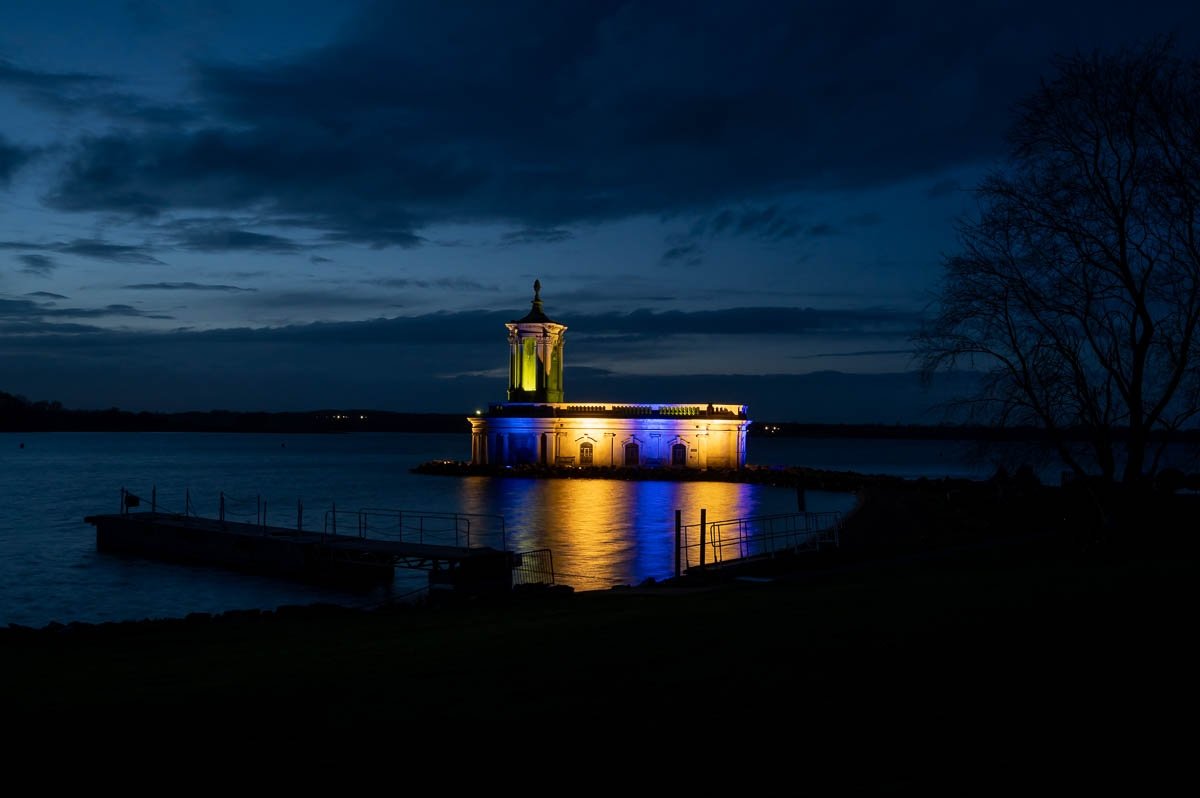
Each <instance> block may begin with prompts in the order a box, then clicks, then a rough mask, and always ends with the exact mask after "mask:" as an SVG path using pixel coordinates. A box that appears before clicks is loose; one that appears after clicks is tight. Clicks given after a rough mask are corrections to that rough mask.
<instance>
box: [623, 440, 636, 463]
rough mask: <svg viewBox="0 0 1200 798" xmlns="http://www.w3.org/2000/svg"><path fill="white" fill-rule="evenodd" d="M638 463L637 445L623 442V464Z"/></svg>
mask: <svg viewBox="0 0 1200 798" xmlns="http://www.w3.org/2000/svg"><path fill="white" fill-rule="evenodd" d="M637 464H638V445H637V444H636V443H633V442H630V443H627V444H625V465H627V466H635V465H637Z"/></svg>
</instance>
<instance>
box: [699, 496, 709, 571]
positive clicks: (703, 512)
mask: <svg viewBox="0 0 1200 798" xmlns="http://www.w3.org/2000/svg"><path fill="white" fill-rule="evenodd" d="M707 519H708V509H707V508H705V507H701V508H700V567H701V568H703V567H704V564H705V550H704V545H705V535H706V534H707V532H708V529H707V523H708V521H707Z"/></svg>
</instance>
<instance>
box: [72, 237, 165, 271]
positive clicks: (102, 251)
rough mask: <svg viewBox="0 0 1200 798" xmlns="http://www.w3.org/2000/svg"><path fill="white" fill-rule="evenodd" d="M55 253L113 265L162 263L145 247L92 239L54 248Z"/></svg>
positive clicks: (79, 239) (80, 239)
mask: <svg viewBox="0 0 1200 798" xmlns="http://www.w3.org/2000/svg"><path fill="white" fill-rule="evenodd" d="M55 251H56V252H62V253H63V254H65V255H78V256H80V257H83V258H94V259H96V260H108V261H113V262H114V263H147V264H157V265H161V264H162V261H161V260H159V259H158V258H156V257H154V256H153V255H150V254H149V253H148V252H147V251H146V249H145V247H139V246H131V245H128V244H110V243H108V242H107V241H100V240H97V239H93V238H78V239H76V240H74V241H71V242H69V243H66V244H60V245H58V246H56V247H55Z"/></svg>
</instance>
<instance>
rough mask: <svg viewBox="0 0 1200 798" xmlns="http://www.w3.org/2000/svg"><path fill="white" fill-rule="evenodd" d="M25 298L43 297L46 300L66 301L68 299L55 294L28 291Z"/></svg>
mask: <svg viewBox="0 0 1200 798" xmlns="http://www.w3.org/2000/svg"><path fill="white" fill-rule="evenodd" d="M25 296H40V297H45V298H46V299H67V298H68V297H65V296H63V295H62V294H55V293H51V292H50V291H30V292H29V293H28V294H26V295H25Z"/></svg>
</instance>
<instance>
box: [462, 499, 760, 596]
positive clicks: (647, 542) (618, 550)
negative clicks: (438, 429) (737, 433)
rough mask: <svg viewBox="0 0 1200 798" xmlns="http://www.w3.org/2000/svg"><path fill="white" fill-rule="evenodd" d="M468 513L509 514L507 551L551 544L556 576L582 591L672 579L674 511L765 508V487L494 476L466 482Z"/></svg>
mask: <svg viewBox="0 0 1200 798" xmlns="http://www.w3.org/2000/svg"><path fill="white" fill-rule="evenodd" d="M460 484H461V487H460V489H459V508H460V509H461V510H462V512H465V513H484V514H499V515H502V516H504V525H505V528H506V532H507V538H508V540H507V543H508V548H509V549H512V550H514V551H527V550H529V549H541V548H549V549H550V550H551V551H553V553H554V570H555V574H556V577H557V581H559V582H562V583H566V584H570V585H574V586H575V587H576V588H577V589H580V590H594V589H597V588H605V587H609V586H611V585H614V584H637V583H638V582H641V581H642V580H644V579H646V578H647V577H654V578H656V579H662V578H664V577H667V576H670V575H671V574H672V573H673V569H674V557H675V511H676V510H682V511H683V519H682V520H683V523H684V524H695V523H697V522H698V521H699V520H700V510H701V508H704V509H706V510H707V518H708V520H709V521H710V522H711V521H719V520H726V519H733V518H742V517H746V516H750V515H754V514H756V513H760V512H762V510H761V509H759V505H760V504H761V502H758V501H756V500H755V499H756V495H755V491H756V489H757V491H758V492H759V493H760V494H761V493H762V491H763V489H762V487H761V486H753V485H747V484H742V483H731V482H707V481H696V482H668V481H660V480H631V481H624V480H616V479H541V480H538V479H515V478H508V479H503V478H502V479H493V478H489V477H468V478H464V479H462V480H461V482H460Z"/></svg>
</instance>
